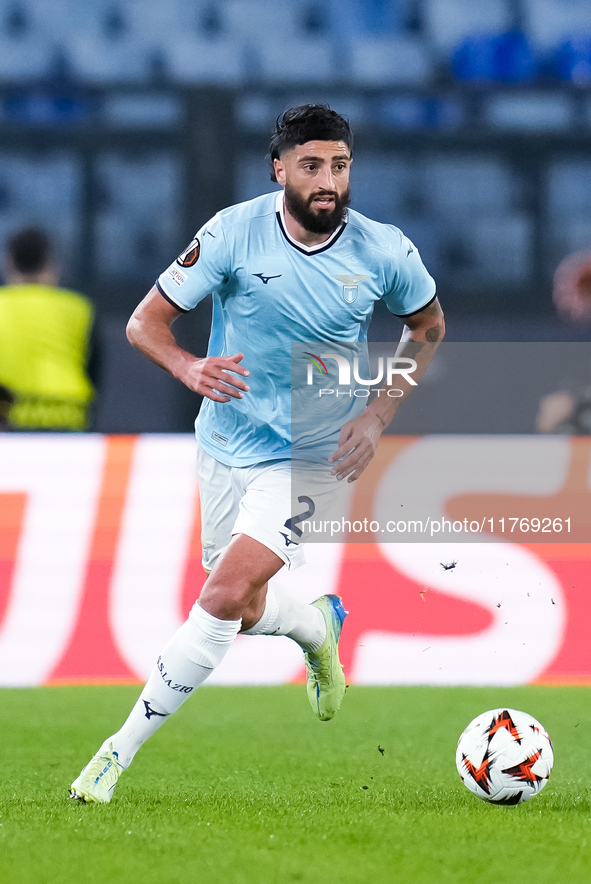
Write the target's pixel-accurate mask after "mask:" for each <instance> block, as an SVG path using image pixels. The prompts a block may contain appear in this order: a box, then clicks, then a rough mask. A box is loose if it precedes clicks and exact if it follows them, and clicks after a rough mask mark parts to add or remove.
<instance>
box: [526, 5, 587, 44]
mask: <svg viewBox="0 0 591 884" xmlns="http://www.w3.org/2000/svg"><path fill="white" fill-rule="evenodd" d="M523 21H524V27H525V30H526V32H527V34H528V35H529V36H530V38H531V40H532V41H533V43H534V46H536V48H537V49H538V50H539V51H540V52H542V53H545V52H550V51H552V50H554V49H556V48H558V46H560V45H561V44H562V43H564V41H565V40H567V39H569V38H570V37H574V36H576V35H581V34H587V35H591V4H590V3H589V2H588V0H523Z"/></svg>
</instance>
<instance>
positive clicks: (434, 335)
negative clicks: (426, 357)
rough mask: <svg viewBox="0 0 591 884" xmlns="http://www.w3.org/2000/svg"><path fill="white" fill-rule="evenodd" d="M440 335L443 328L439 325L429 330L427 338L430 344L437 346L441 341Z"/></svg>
mask: <svg viewBox="0 0 591 884" xmlns="http://www.w3.org/2000/svg"><path fill="white" fill-rule="evenodd" d="M440 334H441V327H440V326H439V325H436V326H434V327H433V328H429V329H427V331H426V332H425V337H426V338H427V340H428V341H429V343H430V344H435V343H436V342H437V341H438V340H439V336H440Z"/></svg>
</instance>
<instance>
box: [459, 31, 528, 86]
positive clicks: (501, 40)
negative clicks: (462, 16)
mask: <svg viewBox="0 0 591 884" xmlns="http://www.w3.org/2000/svg"><path fill="white" fill-rule="evenodd" d="M536 68H537V65H536V59H535V56H534V51H533V48H532V46H531V44H530V42H529V40H528V39H527V37H526V35H525V34H523V33H522V32H521V31H508V32H507V33H504V34H496V35H494V36H490V35H488V34H487V35H475V36H470V37H467V38H466V39H465V40H464V41H463V43H462V44H461V45H460V46H459V47H458V49H457V50H456V51H455V53H454V56H453V72H454V74H455V76H456V77H457V78H458V79H459V80H466V81H468V82H476V83H490V82H499V83H524V82H529V81H530V80H532V79H533V78H534V76H535V74H536Z"/></svg>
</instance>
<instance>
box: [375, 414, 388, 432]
mask: <svg viewBox="0 0 591 884" xmlns="http://www.w3.org/2000/svg"><path fill="white" fill-rule="evenodd" d="M376 417H377V419H378V420H379V422H380V423H381V425H382V426H383V428H384V429H386V423H385V421H384V419H383V418H382V416H381V415H379V414H376Z"/></svg>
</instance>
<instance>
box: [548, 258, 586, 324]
mask: <svg viewBox="0 0 591 884" xmlns="http://www.w3.org/2000/svg"><path fill="white" fill-rule="evenodd" d="M552 298H553V300H554V305H555V307H556V309H557V311H558V314H559V316H560V318H561V319H565V320H567V321H570V322H591V252H577V253H575V254H574V255H569V256H568V258H565V259H564V261H562V262H561V263H560V264H559V265H558V269H557V270H556V273H555V274H554V288H553V291H552Z"/></svg>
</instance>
